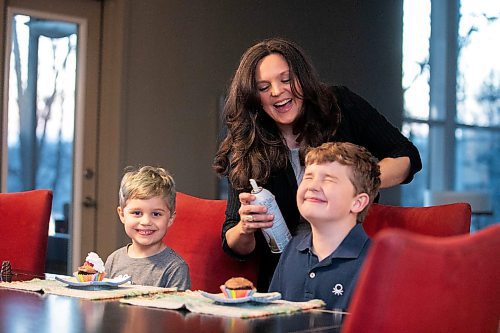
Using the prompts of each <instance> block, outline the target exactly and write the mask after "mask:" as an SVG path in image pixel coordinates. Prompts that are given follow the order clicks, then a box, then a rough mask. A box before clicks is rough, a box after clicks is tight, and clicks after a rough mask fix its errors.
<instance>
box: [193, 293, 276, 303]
mask: <svg viewBox="0 0 500 333" xmlns="http://www.w3.org/2000/svg"><path fill="white" fill-rule="evenodd" d="M200 293H201V295H202V296H204V297H206V298H209V299H211V300H212V301H216V302H217V303H223V304H238V303H246V302H257V303H269V302H272V301H275V300H277V299H281V294H280V293H278V292H274V293H254V294H253V295H251V296H248V297H242V298H226V297H225V296H224V294H223V293H219V294H211V293H207V292H205V291H200Z"/></svg>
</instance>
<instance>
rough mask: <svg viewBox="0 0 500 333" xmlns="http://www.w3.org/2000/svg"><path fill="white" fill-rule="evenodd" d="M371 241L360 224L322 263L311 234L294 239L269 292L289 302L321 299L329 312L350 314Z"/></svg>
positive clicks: (286, 249)
mask: <svg viewBox="0 0 500 333" xmlns="http://www.w3.org/2000/svg"><path fill="white" fill-rule="evenodd" d="M370 243H371V241H370V238H369V237H368V235H367V234H366V233H365V230H364V229H363V226H362V225H361V224H356V225H355V226H354V228H352V229H351V231H350V232H349V233H348V234H347V236H346V237H345V238H344V240H343V241H342V243H340V245H339V247H338V248H337V249H336V250H335V251H333V253H332V254H330V255H329V256H328V257H326V258H324V259H323V260H322V261H321V262H318V257H317V256H316V255H315V254H314V253H313V252H312V250H311V248H312V234H311V231H308V232H306V233H302V234H299V235H297V236H295V237H293V238H292V240H291V241H290V243H289V244H288V245H287V247H286V248H285V250H284V251H283V253H282V254H281V258H280V260H279V263H278V266H277V267H276V270H275V272H274V276H273V279H272V281H271V285H270V287H269V291H278V292H280V293H281V295H282V298H283V299H285V300H289V301H308V300H311V299H315V298H319V299H322V300H324V301H325V302H326V307H327V308H328V309H344V310H346V309H347V307H348V305H349V301H350V299H351V295H352V292H353V289H354V287H355V285H356V281H357V279H358V274H359V271H360V267H361V265H362V264H363V261H364V259H365V257H366V253H367V250H368V248H369V245H370Z"/></svg>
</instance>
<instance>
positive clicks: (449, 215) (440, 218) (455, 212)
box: [363, 203, 471, 237]
mask: <svg viewBox="0 0 500 333" xmlns="http://www.w3.org/2000/svg"><path fill="white" fill-rule="evenodd" d="M470 223H471V207H470V205H469V204H468V203H453V204H447V205H437V206H430V207H400V206H388V205H382V204H377V203H374V204H372V205H371V207H370V209H369V211H368V215H367V216H366V218H365V221H364V222H363V227H364V228H365V231H366V233H367V234H368V235H369V236H370V237H373V236H375V235H376V234H377V233H378V232H379V231H381V230H383V229H387V228H399V229H405V230H408V231H412V232H416V233H418V234H422V235H428V236H438V237H447V236H455V235H462V234H467V233H469V231H470Z"/></svg>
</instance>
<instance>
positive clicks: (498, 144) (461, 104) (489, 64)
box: [402, 0, 500, 229]
mask: <svg viewBox="0 0 500 333" xmlns="http://www.w3.org/2000/svg"><path fill="white" fill-rule="evenodd" d="M499 34H500V3H499V2H497V1H488V0H457V1H434V2H431V0H405V1H404V16H403V82H402V85H403V90H404V107H405V111H404V123H403V132H404V133H405V135H407V136H408V137H409V138H410V139H411V140H412V141H413V142H414V143H415V145H416V146H417V147H418V149H419V151H420V154H421V156H422V163H423V170H422V172H420V173H418V174H417V176H416V177H415V180H414V181H413V182H412V183H411V184H409V185H407V186H404V187H403V200H402V202H403V204H404V205H408V206H421V205H423V204H424V193H425V192H426V191H456V192H481V193H485V194H487V195H488V196H489V198H490V200H491V202H492V207H491V212H490V213H489V214H486V215H483V216H475V217H474V218H473V226H472V229H477V228H481V227H484V226H485V225H487V224H490V223H492V222H493V221H500V207H499V205H498V203H499V202H500V63H499V62H498V59H500V44H499V43H498V35H499ZM473 213H474V211H473Z"/></svg>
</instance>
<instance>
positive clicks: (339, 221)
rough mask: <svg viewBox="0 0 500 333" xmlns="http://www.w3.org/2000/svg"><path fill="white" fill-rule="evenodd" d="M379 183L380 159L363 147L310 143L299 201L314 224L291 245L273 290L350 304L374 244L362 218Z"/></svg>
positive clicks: (299, 298) (343, 305)
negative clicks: (369, 251)
mask: <svg viewBox="0 0 500 333" xmlns="http://www.w3.org/2000/svg"><path fill="white" fill-rule="evenodd" d="M379 187H380V168H379V166H378V162H377V159H376V158H375V157H373V156H372V155H371V154H370V153H369V152H368V150H366V149H365V148H364V147H361V146H358V145H355V144H352V143H347V142H345V143H339V142H335V143H332V142H330V143H325V144H323V145H321V146H319V147H317V148H312V149H310V150H309V151H308V153H307V155H306V157H305V172H304V178H303V180H302V182H301V183H300V185H299V188H298V191H297V205H298V208H299V211H300V214H301V215H302V217H303V218H305V219H306V220H307V221H308V222H309V224H310V226H311V230H310V231H307V232H304V233H301V234H299V235H297V236H295V237H294V238H293V239H292V240H291V241H290V243H289V244H288V245H287V247H286V248H285V250H284V252H283V253H282V255H281V258H280V261H279V263H278V266H277V268H276V270H275V272H274V276H273V279H272V281H271V285H270V287H269V291H278V292H280V293H281V294H282V297H283V299H286V300H290V301H307V300H310V299H314V298H320V299H322V300H324V301H325V302H326V307H327V308H330V309H331V308H336V309H347V307H348V304H349V301H350V298H351V295H352V291H353V289H354V286H355V284H356V281H357V278H358V273H359V271H360V267H361V265H362V263H363V260H364V259H365V256H366V253H367V250H368V247H369V245H370V239H369V238H368V236H367V235H366V233H365V231H364V229H363V226H362V224H361V223H362V221H363V219H364V217H365V216H366V213H367V211H368V208H369V206H370V205H371V203H372V202H373V200H374V199H375V197H376V195H377V193H378V189H379Z"/></svg>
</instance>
